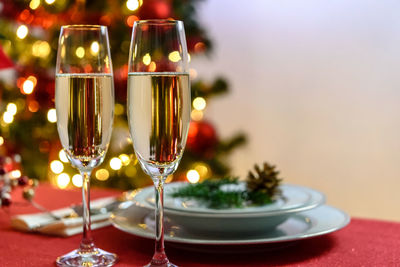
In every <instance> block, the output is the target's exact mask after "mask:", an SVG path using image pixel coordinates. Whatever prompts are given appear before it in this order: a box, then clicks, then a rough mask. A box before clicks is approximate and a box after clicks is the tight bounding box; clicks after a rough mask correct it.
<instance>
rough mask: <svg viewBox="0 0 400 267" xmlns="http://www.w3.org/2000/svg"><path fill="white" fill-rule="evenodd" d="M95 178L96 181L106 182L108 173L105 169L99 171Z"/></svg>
mask: <svg viewBox="0 0 400 267" xmlns="http://www.w3.org/2000/svg"><path fill="white" fill-rule="evenodd" d="M95 176H96V178H97V180H100V181H106V180H107V179H108V178H109V177H110V173H109V172H108V171H107V170H106V169H99V170H97V171H96V175H95Z"/></svg>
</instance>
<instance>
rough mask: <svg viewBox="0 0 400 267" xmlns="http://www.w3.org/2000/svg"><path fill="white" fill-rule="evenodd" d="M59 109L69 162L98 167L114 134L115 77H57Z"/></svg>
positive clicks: (61, 137)
mask: <svg viewBox="0 0 400 267" xmlns="http://www.w3.org/2000/svg"><path fill="white" fill-rule="evenodd" d="M56 108H57V126H58V132H59V136H60V140H61V143H62V145H63V147H64V149H65V150H66V152H67V155H68V156H69V157H70V159H73V160H76V161H78V163H77V164H75V165H80V164H81V165H82V166H76V167H86V166H88V165H93V166H91V167H95V166H97V165H99V164H100V163H101V161H102V159H103V157H104V154H105V152H106V150H107V147H108V143H109V141H110V137H111V131H112V120H113V111H114V86H113V77H112V76H111V75H109V74H85V75H81V74H62V75H57V76H56ZM79 162H80V163H79ZM73 164H74V162H73Z"/></svg>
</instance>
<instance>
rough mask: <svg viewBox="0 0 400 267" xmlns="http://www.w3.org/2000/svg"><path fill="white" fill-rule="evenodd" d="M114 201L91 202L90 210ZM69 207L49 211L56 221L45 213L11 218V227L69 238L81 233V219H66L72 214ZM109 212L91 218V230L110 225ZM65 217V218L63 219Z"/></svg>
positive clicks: (111, 198) (108, 198)
mask: <svg viewBox="0 0 400 267" xmlns="http://www.w3.org/2000/svg"><path fill="white" fill-rule="evenodd" d="M114 201H116V198H115V197H107V198H101V199H96V200H94V201H91V203H90V206H91V208H92V209H95V208H101V207H104V206H106V205H108V204H110V203H112V202H114ZM73 212H74V211H73V210H72V208H71V207H67V208H62V209H58V210H53V211H51V213H52V214H54V215H55V216H58V217H61V218H62V219H60V220H57V219H55V218H53V217H52V216H51V215H49V214H48V213H46V212H42V213H35V214H24V215H17V216H14V217H12V218H11V226H12V227H13V228H14V229H16V230H19V231H24V232H37V233H43V234H48V235H56V236H71V235H76V234H79V233H81V232H82V230H83V219H82V217H68V216H69V215H71V214H73ZM110 214H111V212H106V213H99V214H95V215H92V216H91V228H92V229H97V228H101V227H105V226H108V225H110V224H111V222H110V220H109V217H110ZM64 217H65V218H64Z"/></svg>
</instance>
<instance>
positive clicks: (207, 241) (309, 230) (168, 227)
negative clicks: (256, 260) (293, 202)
mask: <svg viewBox="0 0 400 267" xmlns="http://www.w3.org/2000/svg"><path fill="white" fill-rule="evenodd" d="M136 204H137V203H134V202H131V201H128V202H125V203H122V204H121V205H120V207H119V209H117V210H116V211H115V212H114V213H113V214H112V216H111V221H112V224H113V225H114V226H115V227H116V228H118V229H120V230H122V231H125V232H127V233H130V234H133V235H136V236H140V237H144V238H150V239H154V220H153V212H151V211H150V210H148V209H146V208H143V207H141V206H138V205H136ZM165 219H166V220H165V221H166V222H165V240H166V241H168V242H173V243H178V244H179V243H183V244H202V245H244V244H266V243H271V244H272V243H280V242H287V241H296V240H301V239H306V238H311V237H315V236H320V235H325V234H328V233H331V232H334V231H337V230H339V229H341V228H343V227H344V226H346V225H347V224H348V223H349V222H350V217H349V216H348V215H347V214H346V213H345V212H343V211H341V210H339V209H336V208H334V207H331V206H327V205H322V206H319V207H317V208H315V209H311V210H308V211H304V212H300V213H297V214H292V215H291V216H290V217H289V218H288V220H286V221H285V222H284V223H282V224H280V225H279V226H278V227H276V228H275V229H274V230H272V231H266V232H261V233H257V234H254V235H241V234H240V233H239V234H238V233H235V232H232V233H230V234H221V235H218V234H209V233H206V232H205V233H195V232H190V231H186V230H185V228H184V227H181V226H180V225H179V224H176V223H175V222H173V221H171V220H169V219H168V218H167V217H166V218H165Z"/></svg>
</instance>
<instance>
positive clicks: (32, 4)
mask: <svg viewBox="0 0 400 267" xmlns="http://www.w3.org/2000/svg"><path fill="white" fill-rule="evenodd" d="M39 6H40V0H32V1H31V2H30V3H29V7H30V8H31V9H32V10H35V9H36V8H38V7H39Z"/></svg>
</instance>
